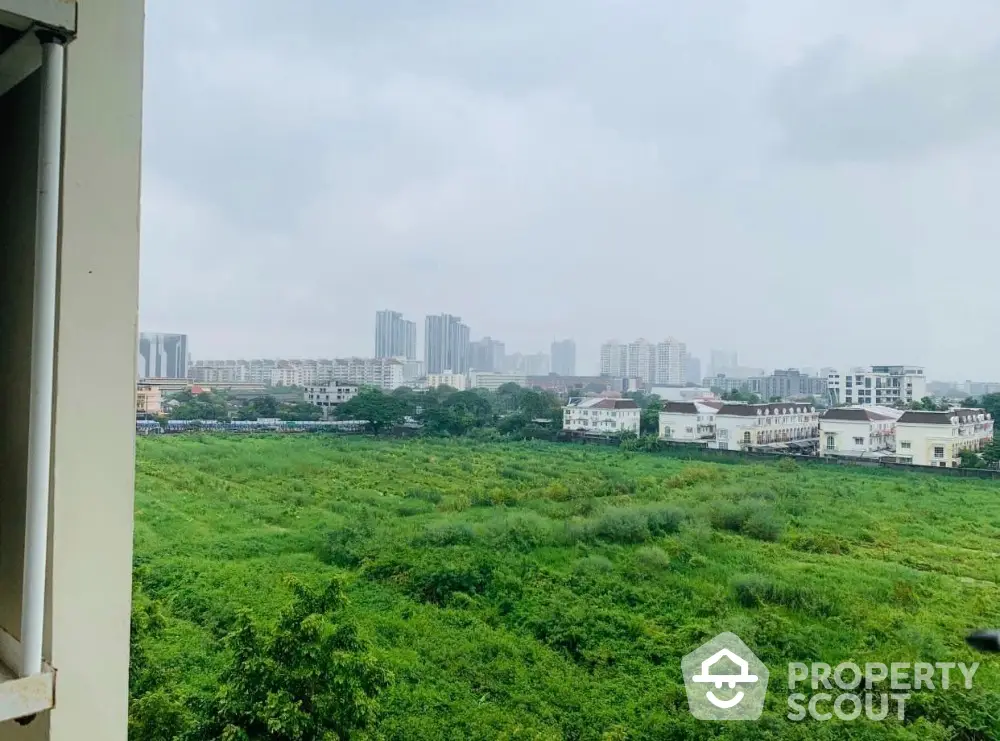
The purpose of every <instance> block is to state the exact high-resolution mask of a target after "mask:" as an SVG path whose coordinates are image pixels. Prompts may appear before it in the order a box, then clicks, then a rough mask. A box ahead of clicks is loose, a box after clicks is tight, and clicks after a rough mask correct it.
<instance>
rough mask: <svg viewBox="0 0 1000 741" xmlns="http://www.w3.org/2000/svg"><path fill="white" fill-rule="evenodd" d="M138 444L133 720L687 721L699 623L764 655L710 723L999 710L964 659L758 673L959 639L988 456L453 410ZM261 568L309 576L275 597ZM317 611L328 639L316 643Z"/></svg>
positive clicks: (149, 725) (828, 737) (649, 730)
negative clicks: (885, 450)
mask: <svg viewBox="0 0 1000 741" xmlns="http://www.w3.org/2000/svg"><path fill="white" fill-rule="evenodd" d="M446 398H447V394H438V395H437V399H436V401H435V403H439V404H440V403H443V400H444V399H446ZM403 403H404V404H405V403H406V402H405V401H403ZM137 445H138V456H137V472H136V525H135V533H136V536H135V540H136V545H135V549H136V558H137V563H138V564H140V567H139V568H137V569H136V578H135V583H136V598H135V600H134V610H133V643H132V665H133V671H132V675H131V678H130V679H131V681H130V686H131V701H130V738H132V739H133V740H134V741H139V740H142V741H159V740H160V739H164V741H165V739H173V738H177V739H182V741H219V739H220V738H226V735H225V734H226V733H227V731H226V727H227V726H229V730H228V738H230V739H236V738H252V739H255V741H256V740H258V739H259V740H261V741H262V740H263V739H287V738H300V739H305V738H323V736H322V735H321V730H320V723H321V722H322V723H326V724H327V728H324V729H323V732H328V736H327V738H337V737H336V736H331V735H329V734H332V733H334V732H337V733H342V734H345V735H344V736H343V737H344V738H347V737H350V738H352V739H357V740H358V741H361V740H364V741H375V739H380V740H383V741H440V739H463V741H465V740H466V739H468V740H470V741H496V740H497V739H507V740H509V741H515V740H516V739H546V740H547V739H553V740H554V739H576V740H577V741H602V740H603V739H660V738H665V739H688V738H701V737H703V736H704V735H705V733H708V731H706V728H707V726H706V725H705V724H704V723H701V722H698V721H694V720H693V719H692V718H691V716H690V715H689V713H688V712H687V702H686V698H685V694H684V688H683V684H682V681H681V676H680V672H679V671H678V667H679V664H680V659H681V657H682V656H683V655H684V654H686V653H688V652H689V651H691V650H692V649H693V648H695V647H696V646H698V645H700V644H701V643H703V642H704V641H705V640H706V639H707V638H709V637H711V636H713V635H715V634H717V633H719V632H722V631H724V630H731V631H733V632H735V633H737V634H738V635H739V636H740V637H741V638H743V639H744V640H745V641H746V642H747V643H748V644H749V645H750V646H751V648H753V649H754V651H755V652H756V653H758V655H760V656H761V658H762V659H763V660H764V661H765V663H767V665H768V666H769V668H770V669H771V671H772V681H771V685H770V687H769V691H768V692H769V700H768V704H767V706H766V708H765V712H764V716H763V717H762V719H761V720H760V722H759V723H756V724H749V725H747V724H728V725H727V724H719V725H718V726H717V727H716V726H713V727H712V728H711V729H709V730H710V731H711V733H710V735H711V736H712V737H713V738H715V739H717V741H737V740H738V739H739V740H742V739H744V738H748V737H753V738H758V737H759V738H761V739H763V738H768V739H781V740H783V741H803V740H804V739H806V738H818V739H823V741H834V739H839V738H843V737H845V736H844V734H845V733H847V732H848V731H850V733H851V737H852V738H854V737H857V738H862V739H865V740H866V741H889V740H890V739H891V740H892V741H924V740H925V739H950V738H956V739H986V738H998V737H1000V721H998V720H997V719H998V718H1000V696H997V695H996V693H995V692H993V691H992V688H994V687H995V686H996V683H997V681H998V679H1000V670H998V667H997V666H996V665H995V664H993V663H990V662H985V661H984V662H983V665H982V666H981V668H980V669H979V673H978V674H977V675H976V686H975V687H974V688H973V690H971V691H965V690H955V691H950V692H947V693H932V694H927V693H920V692H918V693H914V697H913V698H912V699H911V701H909V702H908V703H907V706H908V710H907V719H906V722H905V723H898V722H895V721H892V720H887V721H885V722H882V723H869V722H867V721H864V720H859V721H857V722H855V723H854V724H852V725H851V726H850V727H847V726H844V725H840V724H836V723H824V724H807V723H799V724H796V723H791V722H789V721H787V720H786V719H785V717H784V716H785V713H784V712H783V710H784V709H785V701H786V697H787V694H788V690H787V689H786V687H785V683H783V682H780V681H776V679H775V678H776V677H778V676H779V675H780V674H781V672H782V671H783V670H784V669H783V667H784V665H785V664H787V662H789V661H825V662H828V663H831V664H837V663H839V662H842V661H854V662H860V663H863V662H866V661H881V662H890V661H965V662H967V663H968V662H969V661H975V660H979V659H981V657H977V656H975V655H973V654H972V653H971V652H970V651H969V650H968V649H967V648H966V647H965V645H964V641H963V637H964V636H965V635H966V634H967V633H968V631H970V630H972V629H974V628H979V627H988V626H993V625H1000V587H998V586H997V584H1000V566H998V565H997V564H996V563H994V562H993V560H992V559H990V558H988V557H985V556H984V554H990V553H994V552H996V543H997V541H998V540H1000V498H998V496H997V483H995V482H992V481H980V480H975V479H968V480H966V479H950V478H943V477H942V478H938V477H931V476H927V475H918V474H898V473H895V472H891V471H882V470H867V469H861V470H854V469H849V468H846V467H830V468H826V467H819V466H811V465H804V464H799V465H797V466H793V465H792V464H790V463H785V462H778V463H775V464H755V465H742V464H738V465H730V464H713V463H689V462H686V461H684V460H680V459H678V458H674V457H668V456H664V455H642V454H638V453H636V454H632V453H629V454H627V455H625V454H623V453H622V451H621V450H619V449H617V448H613V447H600V446H589V445H588V446H571V445H555V444H550V443H544V442H538V441H529V442H510V441H507V442H497V441H492V442H484V441H479V440H474V439H470V438H468V437H463V438H454V439H439V438H417V439H406V440H386V439H376V438H371V437H367V438H365V437H353V438H340V437H329V436H308V437H307V436H288V437H277V436H275V437H239V438H237V437H235V436H234V437H228V436H218V437H215V436H212V437H208V436H205V437H200V438H194V437H187V438H181V437H179V436H178V437H174V436H164V437H161V438H152V439H142V440H139V441H138V443H137ZM287 575H294V576H295V577H296V578H297V579H298V580H299V581H300V582H302V583H303V584H309V585H313V587H318V589H315V590H312V589H311V590H309V593H310V594H312V595H313V597H310V598H308V599H307V600H302V599H301V598H299V597H296V598H295V599H294V600H293V602H292V604H291V605H289V604H288V602H289V593H288V590H287V588H286V587H285V586H284V583H285V582H284V579H285V577H286V576H287ZM331 579H335V580H336V581H337V583H338V585H339V586H337V587H336V589H334V590H333V591H332V592H331V593H327V592H326V591H325V589H326V587H327V585H328V584H329V583H330V581H331ZM340 579H345V581H340ZM325 593H326V594H328V596H327V598H321V597H317V596H316V595H322V594H325ZM348 596H349V597H350V601H349V602H348V601H347V599H346V598H347V597H348ZM323 599H325V600H326V603H325V604H327V605H329V606H330V609H327V607H326V606H323V605H319V606H316V605H317V603H316V600H320V601H321V602H322V601H323ZM306 603H312V605H313V606H311V607H310V606H309V604H306ZM247 611H250V614H252V616H253V619H252V620H248V618H247V617H245V615H246V613H247ZM289 614H291V615H293V617H292V618H288V617H286V616H288V615H289ZM316 626H320V627H316ZM332 635H347V636H349V637H350V638H351V640H350V641H348V642H347V647H346V649H345V647H344V644H338V646H339V647H338V648H336V649H335V650H333V651H332V654H333V656H334V657H335V660H334V661H328V660H327V659H328V658H329V656H330V655H331V651H327V650H326V648H324V646H327V645H328V644H327V643H325V641H326V640H328V639H327V638H324V636H332ZM227 636H230V637H229V638H228V639H227ZM361 636H365V637H366V638H367V640H362V639H361ZM390 671H391V672H392V674H393V676H394V677H396V680H395V681H394V682H392V683H391V684H386V683H385V679H386V674H385V673H386V672H390ZM310 677H323V678H324V679H323V682H319V681H318V680H316V681H313V680H312V679H310ZM338 677H340V679H338ZM345 677H347V678H346V679H345ZM336 682H341V684H339V685H336V684H335V683H336ZM344 682H348V684H347V685H346V686H345V685H344V684H343V683H344ZM350 682H359V683H360V684H350ZM330 683H333V684H334V685H335V686H337V688H338V693H337V696H336V698H335V699H330V702H331V703H334V705H332V706H331V705H329V704H328V703H327V700H326V699H324V698H326V697H327V694H330V695H332V694H333V693H332V691H330V692H329V693H328V690H327V689H326V688H327V687H328V686H329V684H330ZM366 688H367V690H371V691H370V692H369V691H366ZM347 702H352V703H354V704H353V705H352V706H351V707H353V708H354V709H353V710H351V709H350V708H348V707H347V706H345V705H343V704H341V705H336V703H347ZM226 703H229V704H228V706H227V707H226V709H225V710H223V709H222V707H223V706H224V705H226ZM376 703H377V704H376ZM911 707H912V710H910V709H909V708H911ZM338 708H339V709H338ZM330 714H332V715H333V719H332V720H330V719H329V715H330ZM305 716H308V717H305ZM323 719H326V720H323ZM353 721H357V725H355V726H353V727H352V728H348V725H349V724H350V722H353ZM264 724H266V726H267V727H265V726H264ZM331 724H332V726H333V727H334V728H335V729H337V730H336V731H328V729H329V728H330V727H331ZM362 726H363V727H362ZM748 733H749V734H750V736H748V735H747V734H748ZM294 734H299V735H298V736H296V735H294ZM310 734H313V735H310ZM754 734H756V735H754Z"/></svg>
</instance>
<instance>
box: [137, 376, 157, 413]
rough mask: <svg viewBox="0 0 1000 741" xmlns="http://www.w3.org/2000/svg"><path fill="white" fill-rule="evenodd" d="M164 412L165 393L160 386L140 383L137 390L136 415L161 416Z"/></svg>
mask: <svg viewBox="0 0 1000 741" xmlns="http://www.w3.org/2000/svg"><path fill="white" fill-rule="evenodd" d="M162 411H163V392H162V390H161V389H160V387H159V386H157V385H153V384H148V383H139V384H137V385H136V389H135V413H136V414H137V415H142V414H159V413H160V412H162Z"/></svg>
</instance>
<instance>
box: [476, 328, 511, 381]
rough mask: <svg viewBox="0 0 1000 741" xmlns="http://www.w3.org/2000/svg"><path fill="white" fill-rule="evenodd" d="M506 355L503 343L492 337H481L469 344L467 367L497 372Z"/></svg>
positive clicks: (500, 368) (501, 366)
mask: <svg viewBox="0 0 1000 741" xmlns="http://www.w3.org/2000/svg"><path fill="white" fill-rule="evenodd" d="M506 356H507V348H506V346H505V345H504V343H502V342H500V341H499V340H494V339H493V338H492V337H483V338H482V339H481V340H476V341H475V342H472V343H470V344H469V368H470V369H472V370H477V371H486V372H489V373H498V372H500V371H502V370H503V368H504V361H505V359H506Z"/></svg>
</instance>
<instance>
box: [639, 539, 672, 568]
mask: <svg viewBox="0 0 1000 741" xmlns="http://www.w3.org/2000/svg"><path fill="white" fill-rule="evenodd" d="M635 563H636V566H638V567H639V569H640V570H641V571H645V572H647V573H651V574H658V573H660V572H662V571H666V570H667V569H668V568H670V556H668V555H667V554H666V552H665V551H664V550H663V549H662V548H657V547H656V546H644V547H643V548H640V549H639V550H637V551H636V552H635Z"/></svg>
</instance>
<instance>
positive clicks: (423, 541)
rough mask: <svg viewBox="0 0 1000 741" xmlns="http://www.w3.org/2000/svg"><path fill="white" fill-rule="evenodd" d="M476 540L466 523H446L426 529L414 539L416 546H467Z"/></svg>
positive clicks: (474, 534) (470, 527) (473, 532)
mask: <svg viewBox="0 0 1000 741" xmlns="http://www.w3.org/2000/svg"><path fill="white" fill-rule="evenodd" d="M475 539H476V532H475V530H473V529H472V525H470V524H469V523H467V522H446V523H443V524H439V525H433V526H431V527H428V528H427V529H426V530H424V532H422V533H421V534H420V535H418V536H417V538H416V543H417V544H418V545H430V546H437V547H442V546H449V545H468V544H469V543H471V542H472V541H473V540H475Z"/></svg>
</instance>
